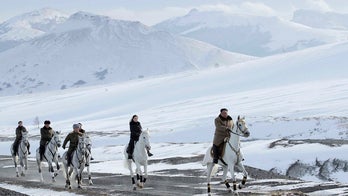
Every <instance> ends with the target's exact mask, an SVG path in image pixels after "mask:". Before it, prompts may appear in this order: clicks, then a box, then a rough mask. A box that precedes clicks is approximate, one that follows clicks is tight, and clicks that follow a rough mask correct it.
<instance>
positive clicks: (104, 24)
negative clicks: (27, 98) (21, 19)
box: [0, 12, 254, 95]
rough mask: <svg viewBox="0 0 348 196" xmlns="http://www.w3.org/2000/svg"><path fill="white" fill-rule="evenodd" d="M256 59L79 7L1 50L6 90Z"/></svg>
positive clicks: (1, 89) (1, 86)
mask: <svg viewBox="0 0 348 196" xmlns="http://www.w3.org/2000/svg"><path fill="white" fill-rule="evenodd" d="M251 59H254V57H250V56H246V55H242V54H235V53H232V52H228V51H224V50H222V49H219V48H217V47H215V46H212V45H209V44H205V43H203V42H200V41H196V40H191V39H189V38H184V37H180V36H175V35H171V34H170V33H167V32H163V31H158V30H155V29H153V28H150V27H147V26H145V25H143V24H141V23H139V22H128V21H120V20H113V19H111V18H109V17H105V16H98V15H93V14H90V13H86V12H78V13H76V14H73V15H71V16H70V17H69V18H68V19H67V20H66V21H65V22H64V23H61V24H60V25H57V26H56V27H55V28H54V29H53V30H50V33H46V34H45V35H43V36H40V37H37V38H35V39H32V40H30V41H28V42H26V43H23V44H21V45H19V46H17V47H15V48H12V49H9V50H7V51H4V52H2V53H0V73H1V79H0V94H1V95H9V94H16V93H30V92H38V91H44V90H56V89H65V88H70V87H78V86H87V85H94V84H105V83H109V82H118V81H125V80H130V79H136V78H143V77H148V76H154V75H158V74H169V73H175V72H180V71H187V70H197V69H203V68H208V67H218V66H226V65H232V64H235V63H239V62H244V61H247V60H251Z"/></svg>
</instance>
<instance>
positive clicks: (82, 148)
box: [77, 134, 86, 154]
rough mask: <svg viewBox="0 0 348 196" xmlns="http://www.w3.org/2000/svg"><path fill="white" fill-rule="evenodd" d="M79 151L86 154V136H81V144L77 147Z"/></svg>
mask: <svg viewBox="0 0 348 196" xmlns="http://www.w3.org/2000/svg"><path fill="white" fill-rule="evenodd" d="M77 150H78V151H80V152H81V153H82V154H85V152H86V135H85V134H84V135H82V136H79V144H78V146H77Z"/></svg>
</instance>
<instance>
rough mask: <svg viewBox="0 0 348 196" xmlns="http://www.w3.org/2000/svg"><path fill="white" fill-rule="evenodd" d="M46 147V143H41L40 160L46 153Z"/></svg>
mask: <svg viewBox="0 0 348 196" xmlns="http://www.w3.org/2000/svg"><path fill="white" fill-rule="evenodd" d="M45 148H46V146H45V145H41V144H40V148H39V153H40V161H42V159H43V155H44V153H45Z"/></svg>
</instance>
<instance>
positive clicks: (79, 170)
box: [74, 167, 82, 189]
mask: <svg viewBox="0 0 348 196" xmlns="http://www.w3.org/2000/svg"><path fill="white" fill-rule="evenodd" d="M74 173H75V174H76V179H77V188H79V189H80V188H82V187H81V174H82V171H81V169H77V167H74Z"/></svg>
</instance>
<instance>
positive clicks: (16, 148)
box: [13, 139, 21, 155]
mask: <svg viewBox="0 0 348 196" xmlns="http://www.w3.org/2000/svg"><path fill="white" fill-rule="evenodd" d="M20 142H21V140H18V139H16V140H15V141H14V143H13V154H14V155H16V154H18V146H19V143H20Z"/></svg>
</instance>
